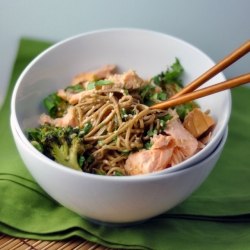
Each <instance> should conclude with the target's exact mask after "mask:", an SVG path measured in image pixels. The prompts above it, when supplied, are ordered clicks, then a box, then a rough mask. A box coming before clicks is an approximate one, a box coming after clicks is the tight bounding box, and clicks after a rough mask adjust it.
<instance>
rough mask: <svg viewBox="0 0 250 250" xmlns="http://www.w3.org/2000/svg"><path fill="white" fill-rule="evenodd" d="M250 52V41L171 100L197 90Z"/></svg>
mask: <svg viewBox="0 0 250 250" xmlns="http://www.w3.org/2000/svg"><path fill="white" fill-rule="evenodd" d="M249 51H250V40H248V41H247V42H246V43H244V44H243V45H241V46H240V47H239V48H238V49H236V50H235V51H233V52H232V53H231V54H229V55H228V56H227V57H225V58H224V59H222V60H221V61H220V62H218V63H217V64H216V65H214V66H213V67H212V68H211V69H209V70H208V71H206V72H205V73H204V74H202V75H201V76H200V77H198V78H197V79H196V80H194V81H193V82H191V83H190V84H188V85H187V86H186V87H185V88H183V89H182V90H181V91H179V92H178V93H176V94H175V95H174V96H172V97H171V98H170V99H173V98H176V97H179V96H181V95H183V94H186V93H190V92H192V91H193V90H195V89H197V88H198V87H199V86H201V85H202V84H203V83H205V82H206V81H208V80H209V79H211V78H212V77H213V76H215V75H216V74H218V73H219V72H221V71H222V70H224V69H226V68H227V67H228V66H230V65H231V64H232V63H234V62H235V61H237V60H238V59H240V58H241V57H242V56H244V55H245V54H247V53H248V52H249Z"/></svg>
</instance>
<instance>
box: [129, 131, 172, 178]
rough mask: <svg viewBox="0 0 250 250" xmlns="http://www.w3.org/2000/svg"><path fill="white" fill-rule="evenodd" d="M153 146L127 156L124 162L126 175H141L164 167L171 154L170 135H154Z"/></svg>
mask: <svg viewBox="0 0 250 250" xmlns="http://www.w3.org/2000/svg"><path fill="white" fill-rule="evenodd" d="M152 142H153V146H152V147H151V148H150V149H149V150H141V151H138V152H136V153H132V154H130V155H129V156H128V159H127V160H126V164H125V167H124V168H125V171H126V174H127V175H141V174H148V173H153V172H156V171H159V170H162V169H165V168H166V167H167V166H168V164H169V162H170V160H171V157H172V154H173V149H174V147H173V143H174V142H173V141H172V138H171V136H164V135H154V136H153V138H152Z"/></svg>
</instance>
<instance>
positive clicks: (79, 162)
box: [78, 155, 86, 167]
mask: <svg viewBox="0 0 250 250" xmlns="http://www.w3.org/2000/svg"><path fill="white" fill-rule="evenodd" d="M85 161H86V159H85V157H84V156H83V155H81V156H80V157H79V160H78V164H79V166H80V167H82V166H83V163H84V162H85Z"/></svg>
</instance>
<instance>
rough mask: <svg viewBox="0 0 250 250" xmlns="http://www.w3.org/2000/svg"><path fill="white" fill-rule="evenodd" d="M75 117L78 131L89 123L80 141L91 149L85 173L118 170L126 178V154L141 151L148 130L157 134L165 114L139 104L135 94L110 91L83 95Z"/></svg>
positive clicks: (96, 91) (118, 90)
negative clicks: (92, 159) (86, 131)
mask: <svg viewBox="0 0 250 250" xmlns="http://www.w3.org/2000/svg"><path fill="white" fill-rule="evenodd" d="M125 110H126V113H125V114H122V113H121V112H122V111H125ZM74 115H75V119H76V121H77V126H78V127H79V128H84V126H86V124H88V123H90V124H91V129H90V130H89V132H88V133H87V134H86V135H85V136H84V138H83V140H84V142H85V143H86V144H90V145H91V146H92V147H91V149H89V152H88V153H89V155H91V156H92V157H93V158H94V161H93V162H92V163H91V164H89V165H88V167H87V169H84V171H86V172H98V171H99V172H100V171H101V172H103V173H105V174H106V175H112V174H114V172H115V171H118V172H120V173H121V174H123V175H126V173H125V171H124V165H125V161H126V159H127V156H128V153H129V152H133V151H136V150H139V149H142V148H143V146H144V143H145V141H149V140H150V137H149V136H148V135H147V133H146V132H147V131H148V130H155V129H156V130H157V132H158V133H159V131H160V129H161V126H160V120H159V118H161V117H164V116H166V115H168V112H167V111H164V110H151V109H149V107H148V106H146V105H144V104H142V103H140V99H139V98H138V96H137V95H130V94H128V93H126V92H125V91H124V90H123V89H119V88H113V89H108V90H93V91H88V93H87V92H85V94H84V98H82V99H80V100H79V102H78V104H77V105H75V106H74Z"/></svg>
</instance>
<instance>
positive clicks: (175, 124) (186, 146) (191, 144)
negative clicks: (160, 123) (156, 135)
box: [164, 119, 198, 158]
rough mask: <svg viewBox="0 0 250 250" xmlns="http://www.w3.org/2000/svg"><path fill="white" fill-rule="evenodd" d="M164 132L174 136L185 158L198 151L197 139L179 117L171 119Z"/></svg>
mask: <svg viewBox="0 0 250 250" xmlns="http://www.w3.org/2000/svg"><path fill="white" fill-rule="evenodd" d="M164 132H165V133H167V134H168V135H171V136H172V137H173V138H174V140H175V143H176V146H177V147H178V149H179V150H180V151H181V152H182V153H183V156H184V157H185V158H189V157H190V156H192V155H194V154H195V153H196V152H197V148H198V141H197V139H196V138H195V137H194V136H193V135H192V134H191V133H190V132H189V131H188V130H186V129H185V128H184V126H183V125H182V123H181V121H180V120H179V119H172V120H170V122H169V123H168V125H167V127H166V129H165V130H164Z"/></svg>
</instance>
